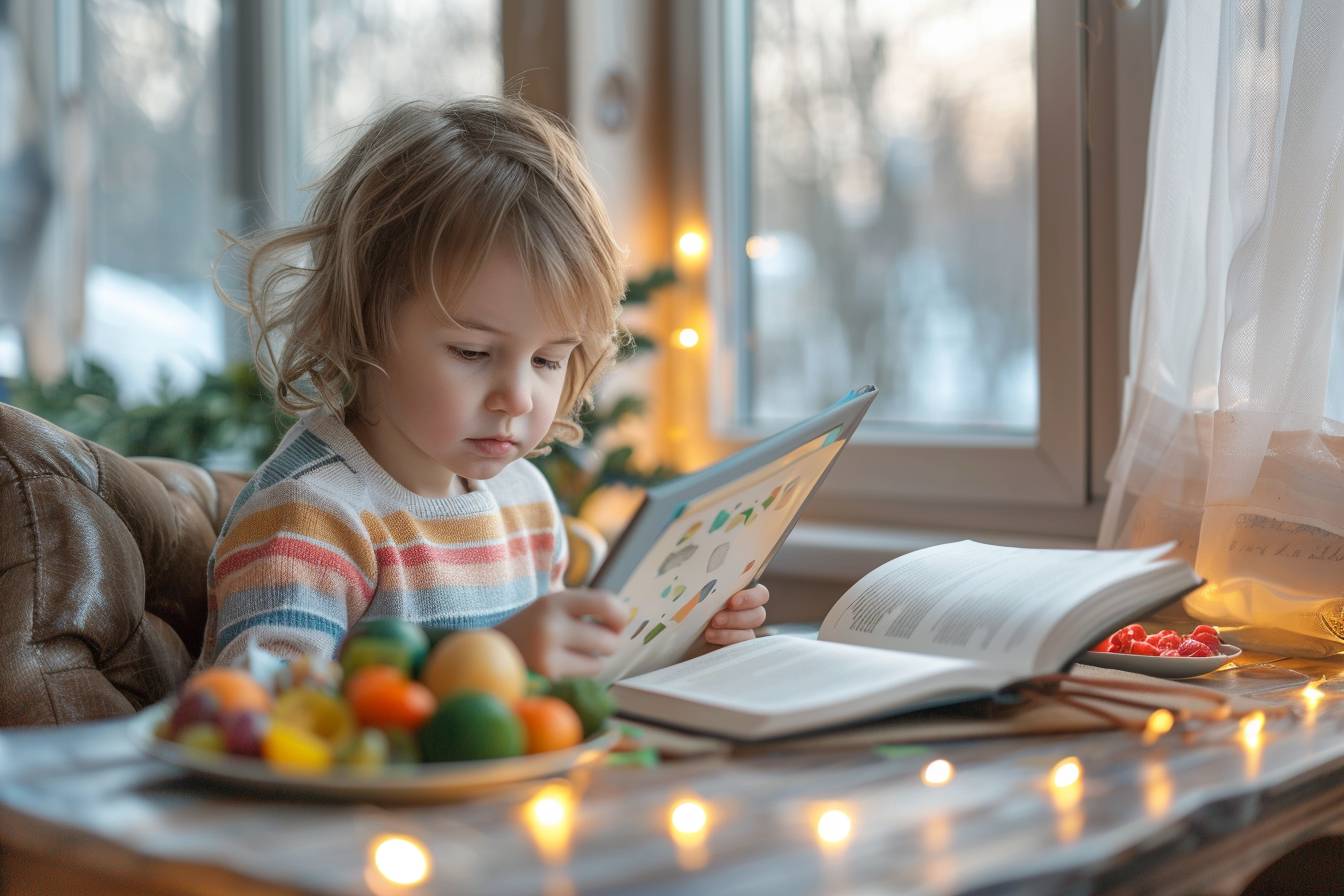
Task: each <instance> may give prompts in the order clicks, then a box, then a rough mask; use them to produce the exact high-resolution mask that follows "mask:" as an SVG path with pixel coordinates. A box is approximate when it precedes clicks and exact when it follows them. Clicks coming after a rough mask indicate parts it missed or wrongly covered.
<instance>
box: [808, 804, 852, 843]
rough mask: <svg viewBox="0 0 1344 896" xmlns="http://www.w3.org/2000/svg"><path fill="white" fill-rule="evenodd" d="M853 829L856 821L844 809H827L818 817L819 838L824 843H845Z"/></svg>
mask: <svg viewBox="0 0 1344 896" xmlns="http://www.w3.org/2000/svg"><path fill="white" fill-rule="evenodd" d="M853 829H854V823H853V822H852V821H851V820H850V817H849V813H847V812H845V811H844V810H843V809H827V810H826V811H825V812H823V813H821V817H820V818H818V819H817V839H818V840H820V841H821V842H822V843H832V844H835V843H844V842H845V841H846V840H848V839H849V835H850V832H851V831H853Z"/></svg>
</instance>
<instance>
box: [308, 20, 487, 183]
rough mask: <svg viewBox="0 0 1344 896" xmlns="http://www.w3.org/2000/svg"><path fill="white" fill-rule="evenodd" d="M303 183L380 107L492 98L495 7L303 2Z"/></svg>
mask: <svg viewBox="0 0 1344 896" xmlns="http://www.w3.org/2000/svg"><path fill="white" fill-rule="evenodd" d="M309 9H310V13H309V25H308V28H309V44H308V55H309V73H308V79H309V90H308V103H307V109H306V115H305V116H304V124H303V126H304V162H305V164H306V165H307V167H308V177H309V178H312V177H314V176H317V175H319V174H321V173H322V172H324V171H325V170H326V168H327V166H328V164H329V163H330V162H331V160H332V159H333V158H334V157H335V156H336V155H338V154H339V153H340V151H341V150H342V149H344V148H345V146H346V145H348V142H349V140H350V138H351V134H352V132H351V126H352V125H358V124H359V123H360V122H362V121H364V120H365V119H366V118H368V117H369V116H371V115H373V114H374V113H376V112H377V111H378V110H379V109H381V108H382V107H383V106H384V105H385V104H387V103H388V102H391V101H394V100H404V99H417V98H424V99H447V98H450V97H454V96H461V95H465V94H480V93H496V94H497V93H499V92H500V89H501V87H502V86H503V77H504V76H503V60H502V57H501V55H500V50H499V0H453V2H451V3H445V2H442V0H418V2H399V3H383V2H378V3H371V2H366V0H365V2H361V0H310V3H309Z"/></svg>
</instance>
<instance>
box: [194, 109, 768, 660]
mask: <svg viewBox="0 0 1344 896" xmlns="http://www.w3.org/2000/svg"><path fill="white" fill-rule="evenodd" d="M620 258H621V253H620V250H619V249H618V247H617V245H616V242H615V240H614V238H613V235H612V233H611V228H610V224H609V223H608V220H607V216H606V212H605V211H604V209H603V207H602V204H601V202H600V200H599V199H598V196H597V192H596V190H595V189H594V187H593V185H592V183H591V182H590V180H589V177H588V174H587V172H586V171H585V169H584V167H583V163H582V161H581V160H580V155H579V150H578V147H577V145H576V144H575V143H574V141H573V139H572V138H571V137H570V136H569V135H568V133H567V132H566V131H565V130H564V129H563V127H562V126H561V125H559V124H558V123H557V122H556V121H554V120H552V119H551V118H550V117H548V116H547V115H546V114H544V113H542V112H540V111H538V110H536V109H534V108H532V107H529V106H527V105H526V104H524V103H522V102H520V101H516V100H510V99H499V98H475V99H468V100H462V101H457V102H452V103H449V104H447V105H442V106H433V105H429V104H426V103H420V102H413V103H406V104H404V105H400V106H397V107H395V108H393V109H391V110H389V111H387V112H385V113H384V114H382V115H381V116H380V117H378V118H377V119H376V120H375V121H374V122H373V123H372V124H371V125H370V126H369V127H368V128H367V130H366V131H365V132H364V133H363V134H362V135H361V136H360V137H359V139H358V140H357V141H356V142H355V144H354V145H353V146H352V147H351V148H350V149H349V151H348V152H346V153H345V155H344V157H343V158H342V159H341V160H340V161H339V163H338V164H337V165H336V167H335V168H334V169H333V170H332V171H331V172H330V173H329V174H328V175H327V176H326V177H325V178H323V179H322V180H321V181H320V182H319V183H318V185H317V193H316V196H315V197H314V201H313V203H312V206H311V208H310V209H309V212H308V216H307V220H306V221H305V222H304V223H303V224H302V225H300V226H297V227H293V228H289V229H286V230H282V231H280V232H278V233H273V234H269V235H267V236H265V237H263V238H262V239H261V240H260V241H259V242H258V243H256V244H253V248H252V250H251V257H250V258H249V260H248V266H247V304H246V306H245V308H244V310H245V311H247V312H248V313H249V315H250V318H251V324H252V327H253V337H254V342H255V347H256V350H257V361H258V366H259V368H260V369H261V370H262V373H263V376H265V377H266V381H267V383H268V384H269V385H271V386H273V388H274V390H275V394H276V399H277V401H278V403H279V405H280V406H281V407H282V408H284V409H285V410H287V411H289V412H291V413H294V414H298V415H301V416H300V419H299V421H298V422H297V423H296V424H295V425H294V426H293V428H291V429H290V431H289V432H288V433H287V434H286V435H285V437H284V439H283V440H282V441H281V443H280V445H279V447H278V448H277V449H276V451H275V453H274V454H273V455H271V457H270V458H269V459H268V460H267V461H266V462H265V463H264V464H262V466H261V468H260V469H259V470H257V472H256V475H255V476H253V477H252V480H251V481H250V482H249V483H248V484H247V487H246V488H244V489H243V492H242V494H240V495H239V496H238V500H237V502H235V504H234V506H233V509H232V510H231V512H230V513H229V516H228V519H227V520H226V521H225V523H224V527H223V529H222V531H221V532H220V537H219V541H218V542H217V543H216V545H215V549H214V553H213V554H212V556H211V560H210V566H209V571H208V575H209V611H208V619H207V623H206V635H205V644H204V647H203V649H202V653H201V664H202V665H205V664H210V663H233V662H237V661H238V660H239V658H240V657H241V656H243V655H244V654H245V651H246V648H247V645H248V644H250V643H251V644H255V645H256V646H258V647H260V648H262V649H264V650H267V651H269V652H271V653H273V654H276V655H279V656H283V657H294V656H298V655H301V654H305V653H316V654H321V655H326V656H331V655H333V654H334V653H335V651H336V648H337V647H338V645H339V644H340V642H341V640H342V638H343V637H344V636H345V633H346V632H347V631H348V630H349V628H350V627H351V626H352V625H353V624H354V623H355V622H357V621H358V620H359V619H361V618H363V617H366V616H367V617H378V616H394V617H398V618H401V619H406V620H410V621H412V622H417V623H421V624H424V625H427V626H438V627H453V628H480V627H485V626H494V627H496V628H498V629H499V630H500V631H501V632H503V633H504V634H506V635H507V636H508V637H509V638H510V639H512V641H513V642H514V643H515V644H516V645H517V646H518V649H519V650H520V651H521V652H522V655H523V658H524V660H526V662H527V665H528V667H529V668H531V669H533V670H535V671H537V672H540V673H541V674H543V675H547V676H551V677H555V676H566V675H579V676H586V675H593V674H595V673H596V672H597V671H598V669H599V666H600V659H601V657H603V656H605V655H608V654H610V653H612V652H614V651H615V649H616V646H617V644H618V640H619V639H618V636H619V632H620V630H621V629H622V628H623V627H624V623H625V614H624V613H623V612H622V609H621V606H620V604H619V602H618V601H617V600H616V599H615V598H614V597H613V596H612V595H610V594H607V593H604V592H599V591H594V590H589V589H582V588H578V589H565V588H563V586H562V584H561V575H562V573H563V571H564V568H565V563H566V559H567V552H566V542H565V534H564V527H563V524H562V520H561V516H560V512H559V509H558V508H557V506H556V503H555V498H554V496H553V495H552V493H551V491H550V488H549V487H548V485H547V483H546V481H545V479H544V478H543V477H542V476H541V474H540V473H539V472H538V471H537V469H536V468H535V467H533V466H532V465H531V464H529V463H527V462H526V461H524V460H523V458H525V457H527V456H530V455H536V454H541V453H544V452H545V450H547V449H545V448H543V447H539V446H545V445H546V444H547V443H548V442H550V441H551V440H553V439H560V440H563V441H570V442H572V441H575V440H577V438H578V437H579V435H580V429H579V427H578V425H577V424H576V423H575V422H574V420H575V416H576V414H577V413H578V411H579V410H580V408H581V407H582V406H583V405H584V403H585V402H587V401H589V400H590V399H591V389H592V386H593V384H594V383H595V382H596V381H597V379H598V378H599V376H600V375H601V374H602V373H603V371H604V369H605V368H606V367H607V365H608V364H609V363H610V362H611V360H612V357H613V355H614V353H615V350H616V347H617V340H618V333H619V331H618V328H617V323H616V319H617V315H618V313H619V310H620V301H621V296H622V293H623V279H622V275H621V268H620ZM768 597H769V596H768V594H767V593H766V590H765V589H764V588H763V587H760V586H757V587H755V588H750V589H747V590H745V591H742V592H739V593H738V594H736V595H734V596H733V598H732V601H731V602H730V603H729V607H728V609H726V610H725V611H724V612H722V613H720V614H718V615H717V616H716V618H715V619H714V620H713V621H712V623H711V628H710V629H708V631H707V634H706V640H707V641H708V642H709V643H711V644H728V643H732V642H734V641H740V640H745V639H749V638H751V637H752V629H753V628H755V627H757V626H759V625H761V624H762V623H763V622H764V621H765V609H764V607H763V604H765V602H766V600H768Z"/></svg>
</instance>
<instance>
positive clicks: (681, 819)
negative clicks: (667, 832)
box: [668, 800, 709, 834]
mask: <svg viewBox="0 0 1344 896" xmlns="http://www.w3.org/2000/svg"><path fill="white" fill-rule="evenodd" d="M668 819H669V821H670V822H671V825H672V830H673V831H675V832H676V833H678V834H700V833H703V832H704V830H705V826H706V824H708V822H709V813H708V812H706V811H705V806H704V804H703V803H701V802H700V801H699V800H682V801H681V802H679V803H677V804H676V805H675V806H673V807H672V814H671V815H670V816H668Z"/></svg>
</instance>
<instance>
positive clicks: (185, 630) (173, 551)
mask: <svg viewBox="0 0 1344 896" xmlns="http://www.w3.org/2000/svg"><path fill="white" fill-rule="evenodd" d="M245 482H246V477H244V476H241V475H237V474H229V473H210V472H207V471H205V470H203V469H201V468H200V467H196V466H193V465H191V464H187V463H182V462H180V461H170V460H159V459H145V460H138V461H133V460H128V459H126V458H124V457H121V456H120V455H118V454H116V453H115V452H112V451H109V450H108V449H106V448H103V447H102V446H100V445H96V444H93V443H91V442H89V441H87V440H85V439H81V438H79V437H78V436H75V435H73V434H71V433H69V432H66V431H65V430H63V429H60V428H59V427H56V426H53V425H52V424H50V423H48V422H46V421H44V420H42V419H41V418H39V417H35V416H33V415H32V414H29V413H27V412H25V411H21V410H19V409H17V408H14V407H11V406H9V405H4V404H0V725H43V724H54V723H60V722H71V721H79V720H86V719H94V718H102V717H105V716H115V715H122V714H125V713H128V712H133V711H135V710H137V709H140V708H141V707H144V706H146V705H148V704H150V703H153V702H154V701H156V700H159V699H161V698H162V697H164V696H165V695H167V694H168V693H170V692H171V691H172V690H173V689H174V688H175V687H176V686H177V684H178V683H179V682H180V681H181V680H182V679H183V678H185V677H186V675H187V672H188V670H189V669H190V667H191V664H192V662H193V661H194V659H195V656H196V654H197V652H198V651H199V650H200V647H201V638H202V635H203V632H204V630H205V612H206V604H205V600H206V598H205V565H206V561H207V560H208V559H209V556H210V550H211V548H212V546H213V545H214V541H215V536H216V534H217V533H218V531H219V527H220V525H221V524H222V523H223V521H224V516H225V515H226V514H227V513H228V511H229V508H230V507H231V506H232V504H233V499H234V498H235V497H236V496H237V494H238V492H239V490H240V489H241V488H242V486H243V484H244V483H245Z"/></svg>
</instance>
